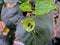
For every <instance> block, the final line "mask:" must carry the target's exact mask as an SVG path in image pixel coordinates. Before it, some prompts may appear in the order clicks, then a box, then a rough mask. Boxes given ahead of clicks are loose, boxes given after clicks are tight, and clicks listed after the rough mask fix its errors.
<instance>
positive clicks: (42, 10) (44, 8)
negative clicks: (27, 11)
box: [33, 0, 57, 15]
mask: <svg viewBox="0 0 60 45" xmlns="http://www.w3.org/2000/svg"><path fill="white" fill-rule="evenodd" d="M55 8H57V5H56V4H52V2H51V1H47V0H45V1H36V7H35V11H34V12H33V13H34V14H35V15H44V14H47V13H49V12H51V11H52V10H54V9H55Z"/></svg>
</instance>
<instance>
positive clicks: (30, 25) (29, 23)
mask: <svg viewBox="0 0 60 45" xmlns="http://www.w3.org/2000/svg"><path fill="white" fill-rule="evenodd" d="M22 24H23V28H24V30H26V31H28V32H31V31H32V30H34V28H35V22H34V20H33V19H31V18H26V19H25V20H24V21H23V22H22Z"/></svg>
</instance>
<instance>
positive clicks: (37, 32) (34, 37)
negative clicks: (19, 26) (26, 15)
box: [20, 14, 52, 45]
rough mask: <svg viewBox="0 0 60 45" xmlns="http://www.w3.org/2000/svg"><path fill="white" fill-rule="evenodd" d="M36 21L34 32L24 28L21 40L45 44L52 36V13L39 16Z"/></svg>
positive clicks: (28, 43)
mask: <svg viewBox="0 0 60 45" xmlns="http://www.w3.org/2000/svg"><path fill="white" fill-rule="evenodd" d="M34 21H35V29H34V30H33V31H32V32H27V31H25V30H23V32H24V33H23V35H20V41H22V42H23V43H24V44H25V45H45V44H46V43H48V42H49V40H50V37H51V30H52V14H49V15H43V16H37V17H35V18H34ZM21 32H22V31H21V30H20V33H21Z"/></svg>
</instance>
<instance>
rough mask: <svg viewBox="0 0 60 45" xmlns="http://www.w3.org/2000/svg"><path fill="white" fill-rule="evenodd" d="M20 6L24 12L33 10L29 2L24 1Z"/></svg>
mask: <svg viewBox="0 0 60 45" xmlns="http://www.w3.org/2000/svg"><path fill="white" fill-rule="evenodd" d="M19 7H20V8H21V9H22V11H24V12H31V11H32V8H31V4H30V3H29V2H24V3H22V4H21V5H20V6H19Z"/></svg>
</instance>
